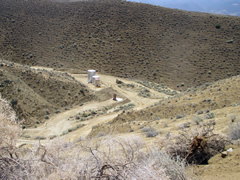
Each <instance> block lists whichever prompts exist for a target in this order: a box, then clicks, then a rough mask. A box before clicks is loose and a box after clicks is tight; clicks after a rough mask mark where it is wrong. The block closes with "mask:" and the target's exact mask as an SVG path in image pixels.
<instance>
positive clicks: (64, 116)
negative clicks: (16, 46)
mask: <svg viewBox="0 0 240 180" xmlns="http://www.w3.org/2000/svg"><path fill="white" fill-rule="evenodd" d="M34 68H35V69H45V70H48V71H53V70H52V69H50V68H42V67H34ZM71 75H72V76H73V77H74V78H75V79H76V80H77V81H79V82H80V83H82V84H85V85H86V86H88V87H89V88H90V89H92V90H93V92H96V91H101V90H102V89H104V88H107V87H111V88H113V89H114V90H115V91H116V93H117V94H118V95H121V96H122V97H125V98H126V99H129V100H130V102H131V103H133V104H135V107H134V109H136V110H140V109H143V108H146V107H148V106H150V105H153V104H154V103H156V102H158V101H159V100H160V99H161V98H166V97H168V95H166V94H163V93H159V92H157V91H154V90H152V89H149V91H150V92H151V93H153V94H155V95H156V96H157V97H158V98H156V99H152V98H144V97H141V96H138V93H137V92H134V91H128V90H125V89H122V88H120V87H118V85H117V84H116V79H119V80H121V81H123V82H124V83H126V84H135V85H137V83H136V82H133V81H130V80H126V79H121V78H116V77H113V76H109V75H103V74H99V75H100V78H101V83H102V88H96V87H94V86H93V85H92V84H88V83H87V74H71ZM118 103H119V102H117V101H113V100H112V97H109V100H107V101H102V102H96V101H92V102H88V103H86V104H84V105H83V106H78V107H74V108H73V109H70V110H68V111H65V112H62V113H59V114H55V115H54V116H53V117H51V118H50V119H49V120H48V121H47V122H46V123H45V124H42V125H40V126H39V127H37V128H31V129H26V130H24V135H25V136H26V135H29V136H30V137H31V140H27V139H19V144H22V143H31V144H32V143H33V142H34V138H36V137H50V136H59V135H61V134H62V133H63V132H64V131H65V132H66V131H67V130H68V129H70V128H73V127H76V126H77V125H79V124H84V126H83V127H81V128H79V129H77V130H75V131H72V132H69V133H66V135H65V138H66V139H67V140H68V141H76V140H77V139H78V138H79V137H85V136H87V135H88V134H89V133H90V132H91V130H92V127H94V126H96V125H98V124H102V123H106V122H108V121H111V120H112V119H113V118H115V117H116V116H117V115H118V114H119V113H121V111H119V112H111V113H105V114H103V115H100V116H97V117H94V118H91V119H89V120H87V121H83V122H76V121H75V120H71V117H73V116H75V115H77V114H78V113H82V112H84V111H87V110H99V109H103V108H104V107H106V106H116V105H117V104H118Z"/></svg>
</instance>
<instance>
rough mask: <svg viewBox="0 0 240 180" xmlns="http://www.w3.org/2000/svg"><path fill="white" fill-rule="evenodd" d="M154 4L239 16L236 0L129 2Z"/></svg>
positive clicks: (142, 0) (238, 6)
mask: <svg viewBox="0 0 240 180" xmlns="http://www.w3.org/2000/svg"><path fill="white" fill-rule="evenodd" d="M129 1H137V2H143V3H149V4H155V5H159V6H164V7H168V8H176V9H182V10H187V11H198V12H207V13H217V14H226V15H233V16H240V2H239V1H238V0H194V1H192V0H161V1H159V0H149V1H146V0H129Z"/></svg>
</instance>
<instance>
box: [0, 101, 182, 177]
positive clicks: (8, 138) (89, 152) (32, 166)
mask: <svg viewBox="0 0 240 180" xmlns="http://www.w3.org/2000/svg"><path fill="white" fill-rule="evenodd" d="M0 105H1V106H0V107H1V109H0V110H1V111H0V112H1V114H0V118H1V119H0V123H1V124H0V129H1V131H0V133H1V136H0V137H1V139H0V140H1V141H0V178H1V179H186V174H185V164H184V161H175V160H173V159H172V158H171V157H170V156H169V155H168V154H167V153H165V152H163V151H160V150H158V149H149V150H144V149H143V148H144V147H145V144H144V143H143V141H142V140H141V139H140V138H138V137H130V138H124V139H123V138H118V137H113V136H104V137H101V138H98V139H97V140H95V139H85V140H80V141H79V142H78V143H66V142H64V140H63V139H60V138H56V139H54V140H53V141H50V142H49V143H48V145H42V144H41V143H40V142H39V144H37V145H35V146H34V147H32V148H30V147H29V148H27V147H26V148H24V146H23V147H21V146H20V147H16V141H17V138H18V137H19V136H20V134H21V128H20V127H19V124H18V123H17V122H16V116H15V113H14V112H13V111H12V109H11V107H10V106H9V104H8V103H7V102H6V101H5V100H4V99H2V98H0Z"/></svg>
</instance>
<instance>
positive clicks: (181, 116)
mask: <svg viewBox="0 0 240 180" xmlns="http://www.w3.org/2000/svg"><path fill="white" fill-rule="evenodd" d="M183 117H184V115H182V114H179V115H177V116H176V119H181V118H183Z"/></svg>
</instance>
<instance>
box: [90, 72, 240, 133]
mask: <svg viewBox="0 0 240 180" xmlns="http://www.w3.org/2000/svg"><path fill="white" fill-rule="evenodd" d="M239 89H240V76H235V77H231V78H228V79H224V80H220V81H217V82H214V83H212V84H209V83H208V84H204V85H202V86H201V87H198V88H196V89H195V88H192V89H189V90H187V91H185V92H184V93H181V94H179V95H176V96H174V97H169V98H168V99H165V100H162V101H160V102H159V103H156V104H155V105H152V106H150V107H148V108H146V109H143V110H140V111H132V112H127V113H124V112H123V113H122V114H120V115H118V117H116V118H115V119H114V120H113V121H112V122H110V123H108V124H101V125H99V126H98V127H97V128H95V129H93V131H92V132H91V136H95V135H97V134H98V133H99V132H104V133H105V134H108V133H112V132H117V133H129V132H134V131H137V132H142V128H144V127H152V128H154V129H156V130H159V131H161V135H160V136H164V135H166V134H168V133H173V134H177V133H178V132H179V131H180V130H182V129H185V130H190V129H192V128H195V127H196V126H197V127H198V126H199V125H200V126H201V125H202V124H207V123H211V124H213V125H215V129H216V130H217V132H220V133H223V134H225V135H226V134H229V126H231V125H233V124H234V123H235V122H239V121H240V116H239V114H240V111H239V105H240V95H239ZM189 128H190V129H189Z"/></svg>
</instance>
